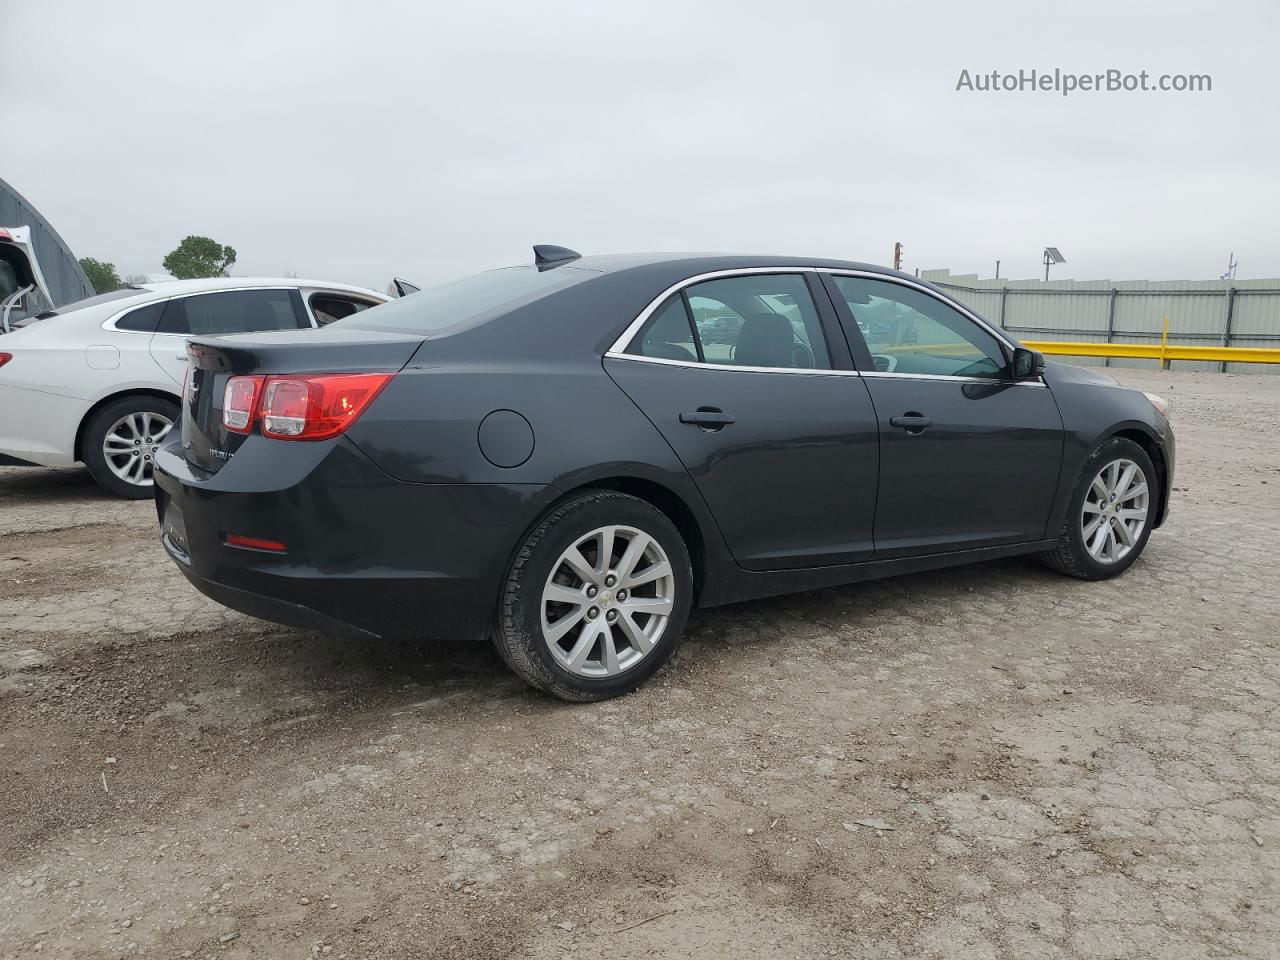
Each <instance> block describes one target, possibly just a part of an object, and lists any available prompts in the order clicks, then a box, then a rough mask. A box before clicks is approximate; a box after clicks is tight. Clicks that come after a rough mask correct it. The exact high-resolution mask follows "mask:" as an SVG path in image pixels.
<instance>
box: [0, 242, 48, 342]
mask: <svg viewBox="0 0 1280 960" xmlns="http://www.w3.org/2000/svg"><path fill="white" fill-rule="evenodd" d="M33 300H34V301H38V302H39V303H40V307H39V309H41V310H46V309H48V308H49V307H52V306H53V297H52V295H50V293H49V287H48V285H47V284H46V283H45V281H44V274H43V273H41V272H40V264H39V262H38V261H37V260H36V250H35V247H34V246H33V245H32V242H31V228H30V227H0V333H8V332H9V330H10V329H11V325H12V321H13V320H15V319H17V318H16V316H15V314H16V313H17V312H18V311H19V310H21V311H22V312H23V313H24V314H26V313H32V312H35V311H32V310H31V309H30V306H31V301H33ZM24 308H25V309H24Z"/></svg>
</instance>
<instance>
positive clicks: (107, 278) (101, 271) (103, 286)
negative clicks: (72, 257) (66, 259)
mask: <svg viewBox="0 0 1280 960" xmlns="http://www.w3.org/2000/svg"><path fill="white" fill-rule="evenodd" d="M80 269H81V270H83V271H84V275H85V276H86V277H88V278H89V282H90V283H91V284H93V292H94V293H110V292H111V291H112V290H119V289H120V287H121V286H122V284H121V283H120V274H118V273H116V265H115V264H114V263H107V262H106V261H104V260H95V259H93V257H81V258H80Z"/></svg>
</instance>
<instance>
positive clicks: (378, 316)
mask: <svg viewBox="0 0 1280 960" xmlns="http://www.w3.org/2000/svg"><path fill="white" fill-rule="evenodd" d="M594 276H597V274H596V273H595V272H594V271H591V270H581V269H576V268H574V267H557V268H556V269H554V270H538V268H537V267H504V268H502V269H500V270H489V271H487V272H485V273H478V274H475V275H474V276H470V277H463V278H462V279H461V280H454V281H452V282H451V283H442V284H440V285H439V286H435V287H426V288H424V289H423V290H420V291H419V292H418V293H415V294H413V295H412V296H409V297H404V298H403V299H400V300H396V301H394V302H393V303H387V304H383V305H382V306H380V307H374V308H373V309H371V310H365V311H362V312H361V313H357V314H353V315H351V316H349V317H345V318H343V319H341V320H337V321H335V322H334V323H332V324H330V326H333V327H338V326H342V327H367V328H369V329H372V330H395V331H398V332H403V333H412V334H422V335H423V336H430V335H433V334H439V333H442V332H444V331H446V330H453V329H456V328H458V327H462V326H467V325H470V324H472V323H477V322H479V321H481V320H487V319H490V318H491V317H495V316H498V315H500V314H502V313H506V312H508V311H510V310H514V309H515V308H516V307H522V306H524V305H525V304H528V303H532V302H533V301H535V300H539V299H541V298H542V297H545V296H548V295H549V294H552V293H556V292H557V291H560V290H564V289H565V288H567V287H571V286H573V285H574V284H576V283H581V282H582V281H584V280H589V279H591V278H592V277H594Z"/></svg>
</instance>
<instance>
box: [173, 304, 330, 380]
mask: <svg viewBox="0 0 1280 960" xmlns="http://www.w3.org/2000/svg"><path fill="white" fill-rule="evenodd" d="M310 326H311V321H310V319H309V318H308V317H307V315H306V310H305V309H304V308H303V306H302V300H301V298H300V297H299V295H298V291H297V290H295V289H291V288H288V287H279V288H276V287H272V288H262V287H259V288H252V289H245V290H218V291H214V292H210V293H197V294H192V295H190V296H186V297H175V298H174V299H172V300H170V301H169V302H168V303H167V304H166V305H165V309H164V314H163V315H162V316H161V318H160V325H159V327H158V328H157V330H156V332H155V334H154V336H152V338H151V356H152V358H153V359H154V360H155V362H156V363H157V364H159V366H160V368H161V369H162V370H163V371H164V372H165V374H166V375H167V376H168V377H169V378H170V379H171V380H173V382H174V383H175V384H179V385H180V384H181V383H182V379H183V377H184V376H185V374H186V369H187V348H186V340H187V337H191V336H219V335H223V334H233V333H253V332H256V331H260V330H297V329H300V328H302V327H310Z"/></svg>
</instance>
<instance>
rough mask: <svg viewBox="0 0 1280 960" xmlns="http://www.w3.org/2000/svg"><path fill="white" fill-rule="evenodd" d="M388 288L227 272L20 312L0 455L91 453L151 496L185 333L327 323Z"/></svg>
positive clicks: (103, 481) (3, 459) (6, 369)
mask: <svg viewBox="0 0 1280 960" xmlns="http://www.w3.org/2000/svg"><path fill="white" fill-rule="evenodd" d="M388 299H390V298H389V297H387V296H385V295H383V294H381V293H375V292H374V291H372V290H366V289H364V288H362V287H353V286H349V285H347V284H342V283H325V282H320V281H312V280H297V279H259V278H253V279H250V278H246V277H223V278H218V279H211V280H175V281H171V282H168V283H154V284H143V285H141V286H135V287H128V288H125V289H123V290H117V291H115V292H113V293H104V294H101V295H100V296H96V297H90V298H89V299H87V300H80V301H78V302H76V303H71V304H68V305H66V306H64V307H58V308H57V309H55V310H51V311H47V312H45V313H41V314H37V315H36V316H34V317H29V318H27V319H24V320H19V321H17V324H16V326H15V328H14V329H13V330H12V332H10V333H2V332H0V464H3V465H15V464H31V465H40V466H47V467H62V466H70V465H72V464H75V463H84V464H85V465H86V466H87V467H88V468H89V472H90V473H91V474H92V475H93V477H94V479H95V480H97V481H98V483H99V484H100V485H101V486H102V487H104V488H105V489H106V490H108V491H110V492H111V493H114V494H116V495H118V496H121V497H131V498H134V499H143V498H146V497H150V496H151V495H152V481H151V460H152V457H153V455H154V453H155V450H156V448H157V447H158V446H159V444H160V441H161V440H162V439H163V438H164V435H165V434H166V433H168V432H169V429H170V428H171V427H172V426H173V424H174V423H175V422H176V421H177V418H178V411H179V408H180V396H181V392H182V384H183V380H184V378H185V375H186V359H187V358H186V342H185V341H186V338H187V337H188V336H208V335H217V334H229V333H246V332H249V331H254V330H292V329H295V328H297V329H305V328H308V327H319V326H323V325H324V324H326V323H331V322H332V321H334V320H338V319H340V318H342V317H346V316H350V315H351V314H353V313H356V312H358V311H361V310H366V309H368V308H369V307H375V306H378V305H379V304H382V303H386V302H387V300H388Z"/></svg>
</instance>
